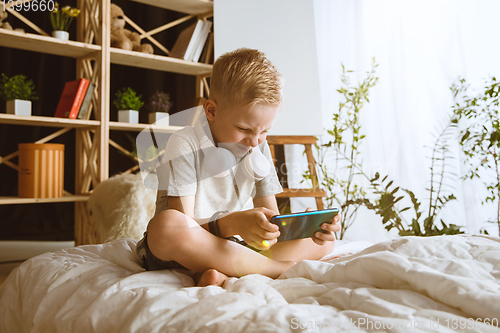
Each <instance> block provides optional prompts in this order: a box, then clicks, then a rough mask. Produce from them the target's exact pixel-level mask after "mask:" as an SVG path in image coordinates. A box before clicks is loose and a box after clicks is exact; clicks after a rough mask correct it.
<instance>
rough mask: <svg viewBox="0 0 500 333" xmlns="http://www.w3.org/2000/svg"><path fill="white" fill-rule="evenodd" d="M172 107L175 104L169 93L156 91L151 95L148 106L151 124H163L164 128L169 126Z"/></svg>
mask: <svg viewBox="0 0 500 333" xmlns="http://www.w3.org/2000/svg"><path fill="white" fill-rule="evenodd" d="M172 105H173V102H172V99H171V98H170V94H169V93H165V92H163V91H156V92H155V93H154V94H153V95H151V97H150V98H149V101H148V104H147V109H148V112H149V115H148V120H149V123H150V124H154V123H157V122H158V123H160V122H161V125H162V126H168V124H169V121H168V116H169V111H170V109H171V108H172Z"/></svg>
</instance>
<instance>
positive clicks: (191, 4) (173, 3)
mask: <svg viewBox="0 0 500 333" xmlns="http://www.w3.org/2000/svg"><path fill="white" fill-rule="evenodd" d="M133 1H136V2H140V3H143V4H146V5H150V6H155V7H159V8H164V9H169V10H173V11H176V12H181V13H185V14H194V15H199V14H205V13H209V12H211V11H213V7H214V2H213V1H208V0H169V1H165V0H133Z"/></svg>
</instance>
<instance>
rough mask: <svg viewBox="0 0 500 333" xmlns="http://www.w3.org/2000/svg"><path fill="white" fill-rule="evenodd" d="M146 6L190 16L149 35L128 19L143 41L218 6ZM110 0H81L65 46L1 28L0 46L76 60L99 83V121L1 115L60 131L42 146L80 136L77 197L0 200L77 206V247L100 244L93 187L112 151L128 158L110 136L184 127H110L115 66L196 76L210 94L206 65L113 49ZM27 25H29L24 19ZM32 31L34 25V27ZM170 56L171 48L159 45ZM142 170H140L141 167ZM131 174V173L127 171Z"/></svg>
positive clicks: (95, 109) (158, 2)
mask: <svg viewBox="0 0 500 333" xmlns="http://www.w3.org/2000/svg"><path fill="white" fill-rule="evenodd" d="M134 1H136V2H138V3H141V4H143V5H149V6H155V7H159V8H163V9H168V10H173V11H177V12H180V13H184V14H186V16H185V17H184V18H182V19H179V20H176V21H175V22H167V23H166V24H165V25H164V26H162V27H158V28H156V29H154V30H152V31H150V32H145V31H144V30H142V29H141V28H140V27H138V26H137V25H135V23H134V22H133V21H131V20H130V19H129V18H126V20H127V22H128V23H129V24H131V25H132V26H133V27H134V28H135V29H136V30H138V32H139V33H140V34H141V36H142V38H144V39H148V40H149V41H153V44H155V45H157V46H158V42H156V40H154V37H153V35H154V34H155V33H157V32H161V31H164V30H166V29H169V28H171V27H173V26H175V25H176V24H180V23H182V22H185V21H187V20H190V19H193V18H197V17H199V18H206V17H209V16H212V13H213V2H212V1H208V0H134ZM110 6H111V1H110V0H78V5H77V7H78V8H79V9H81V10H82V13H81V14H80V16H79V18H78V20H77V24H78V27H77V38H76V39H77V40H78V41H71V40H70V41H62V40H59V39H55V38H53V37H49V36H48V34H47V33H45V32H43V31H41V29H39V28H37V27H36V26H35V28H36V29H35V30H36V31H38V32H40V35H37V34H31V33H19V32H16V31H9V30H5V29H0V46H3V47H8V48H13V49H20V50H26V51H31V52H37V53H45V54H52V55H58V56H64V57H70V58H74V59H75V61H76V64H77V73H76V75H75V76H76V77H85V78H87V79H88V80H90V81H91V82H92V83H94V84H95V86H96V89H95V93H94V98H93V101H92V112H90V113H89V115H90V114H92V115H93V118H95V120H90V119H88V120H73V119H65V118H54V117H40V116H31V117H23V116H15V115H8V114H0V123H2V124H9V125H24V126H43V127H54V128H56V132H54V133H53V134H50V135H48V136H47V137H45V138H42V139H40V140H38V141H37V143H45V142H48V141H50V140H52V139H53V138H55V137H57V136H59V135H61V134H63V133H66V132H68V131H70V130H74V131H75V135H76V147H75V151H76V170H75V180H76V181H75V193H74V194H71V193H67V192H65V196H64V197H62V198H53V199H26V198H7V197H0V205H7V204H38V203H57V202H75V244H76V245H80V244H91V243H96V242H97V241H98V240H97V238H96V235H95V230H96V228H95V226H94V225H91V220H90V217H89V214H88V211H87V207H86V201H87V200H88V198H89V196H90V192H91V190H92V188H94V187H95V186H97V185H98V184H99V183H100V182H102V181H104V180H105V179H107V178H108V177H109V149H110V148H109V147H110V146H112V147H114V148H116V149H118V150H120V151H122V152H125V153H126V150H125V149H124V148H123V147H120V146H119V145H118V144H117V143H116V142H113V141H112V140H110V137H109V133H110V131H128V132H135V133H137V132H140V131H142V130H144V129H147V128H151V129H153V130H154V131H155V132H158V131H159V132H164V133H173V132H175V131H177V130H178V129H180V128H181V127H179V126H167V127H160V126H156V125H148V124H126V123H119V122H111V121H110V119H109V114H110V101H111V96H110V80H112V77H111V74H110V67H111V64H118V65H124V66H129V67H137V68H144V69H149V70H155V71H162V72H170V73H176V74H183V75H191V76H195V77H196V87H194V88H193V89H195V91H196V96H197V97H203V96H204V95H205V94H206V93H207V92H208V85H207V80H206V78H207V77H208V76H209V75H210V73H211V70H212V66H211V65H208V64H202V63H194V62H188V61H184V60H180V59H176V58H170V57H168V56H167V55H157V54H153V55H149V54H144V53H138V52H132V51H125V50H121V49H115V48H111V47H110V46H109V43H110V37H109V33H110V27H109V19H108V18H109V16H110ZM23 21H25V20H23ZM30 26H32V27H33V25H30ZM159 47H160V48H161V49H162V50H163V51H165V50H166V49H165V48H164V47H163V46H161V45H159ZM166 51H167V52H166V53H167V54H168V50H166ZM16 156H17V152H14V153H12V154H10V155H8V156H4V157H0V164H1V163H4V164H6V165H8V166H10V167H13V168H14V169H16V167H17V166H16V165H14V164H13V163H12V162H10V160H11V159H12V158H14V157H16ZM136 169H137V168H136ZM128 171H130V170H128Z"/></svg>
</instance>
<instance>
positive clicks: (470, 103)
mask: <svg viewBox="0 0 500 333" xmlns="http://www.w3.org/2000/svg"><path fill="white" fill-rule="evenodd" d="M450 89H451V91H452V92H453V94H454V97H455V100H456V103H455V105H454V106H453V112H454V118H453V121H454V122H455V123H457V124H459V125H461V126H459V127H460V128H461V132H460V145H461V147H462V152H463V154H464V157H465V159H464V164H465V165H466V167H467V169H468V170H467V173H466V174H465V175H464V176H463V179H471V180H472V179H481V180H482V181H483V184H484V186H485V187H486V189H487V196H486V198H483V199H482V200H481V203H482V204H485V203H487V202H494V203H496V206H497V211H496V216H495V217H492V218H491V219H490V220H489V221H488V222H491V223H496V224H497V225H498V226H499V228H500V114H499V109H500V107H499V105H500V98H499V93H500V82H499V81H497V79H496V78H495V77H491V78H490V79H489V80H488V81H486V82H485V85H484V87H483V90H482V91H481V92H480V93H472V94H471V93H470V87H469V85H468V84H467V82H466V80H465V79H463V78H459V80H458V82H457V83H455V84H453V85H452V86H451V88H450ZM499 233H500V230H499Z"/></svg>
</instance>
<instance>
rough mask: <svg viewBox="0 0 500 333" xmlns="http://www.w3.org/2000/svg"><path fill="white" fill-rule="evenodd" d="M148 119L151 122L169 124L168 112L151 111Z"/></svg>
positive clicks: (161, 124) (162, 124)
mask: <svg viewBox="0 0 500 333" xmlns="http://www.w3.org/2000/svg"><path fill="white" fill-rule="evenodd" d="M148 120H149V123H150V124H156V125H160V126H168V112H151V113H150V114H149V115H148Z"/></svg>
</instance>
